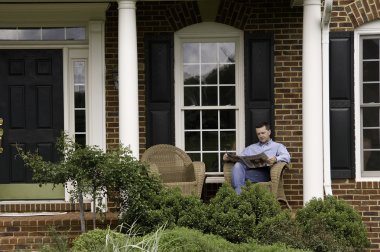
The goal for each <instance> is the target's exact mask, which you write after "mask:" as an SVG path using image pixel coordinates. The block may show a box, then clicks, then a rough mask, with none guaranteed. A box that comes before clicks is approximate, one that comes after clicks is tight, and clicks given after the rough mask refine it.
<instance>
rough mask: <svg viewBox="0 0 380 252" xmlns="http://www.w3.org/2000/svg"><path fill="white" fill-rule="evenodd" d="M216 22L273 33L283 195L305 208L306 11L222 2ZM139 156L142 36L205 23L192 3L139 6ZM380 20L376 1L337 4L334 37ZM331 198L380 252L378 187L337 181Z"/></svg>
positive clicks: (113, 115) (113, 35)
mask: <svg viewBox="0 0 380 252" xmlns="http://www.w3.org/2000/svg"><path fill="white" fill-rule="evenodd" d="M220 3H221V4H220V6H219V9H218V14H217V17H216V22H219V23H223V24H227V25H230V26H233V27H236V28H239V29H241V30H244V31H260V32H271V33H273V34H274V49H275V52H274V53H275V68H274V74H275V76H274V84H275V104H274V105H275V133H276V136H275V137H276V140H277V141H279V142H282V143H284V144H285V145H286V146H287V147H288V149H289V152H290V153H291V156H292V168H291V169H290V170H288V171H287V172H286V174H285V189H286V194H287V196H288V200H289V202H290V204H291V205H292V207H293V208H294V209H298V208H300V207H302V205H303V195H302V190H303V185H302V176H303V175H302V20H303V10H302V7H293V8H292V7H291V6H290V0H276V1H271V0H255V1H250V0H221V1H220ZM136 11H137V26H138V27H137V28H138V29H137V33H138V34H137V36H138V69H139V72H138V74H139V111H140V112H139V113H140V114H139V116H140V120H139V121H140V152H141V153H142V152H143V151H144V148H145V136H146V128H145V113H146V111H145V76H144V70H145V69H144V34H145V33H146V32H153V31H154V32H175V31H177V30H179V29H181V28H183V27H186V26H188V25H191V24H195V23H198V22H201V21H202V20H201V16H200V12H199V10H198V7H197V3H196V2H195V1H194V2H180V1H176V2H149V1H148V2H138V3H137V10H136ZM379 18H380V1H378V0H357V1H353V0H334V5H333V13H332V20H331V25H330V27H331V31H352V30H353V29H354V28H356V27H358V26H360V25H362V24H364V23H367V22H370V21H372V20H376V19H379ZM106 67H107V75H106V77H107V82H106V96H107V103H106V105H107V108H106V111H107V144H108V147H109V148H111V147H113V146H114V145H115V144H117V143H118V118H117V114H118V100H117V94H118V93H117V90H116V89H115V88H114V87H113V80H112V70H113V69H115V68H116V67H117V4H112V5H111V6H110V8H109V10H108V12H107V23H106ZM333 193H334V195H336V196H337V197H339V198H342V199H344V200H346V201H347V202H348V203H350V204H351V205H352V206H353V207H354V208H355V209H357V210H358V211H359V212H360V213H361V215H362V217H363V220H364V221H365V223H366V224H367V226H368V230H369V236H370V238H371V242H372V251H380V237H379V234H380V232H379V231H380V217H379V214H380V207H379V206H378V205H379V201H380V186H379V183H378V182H373V183H371V182H355V181H354V180H333Z"/></svg>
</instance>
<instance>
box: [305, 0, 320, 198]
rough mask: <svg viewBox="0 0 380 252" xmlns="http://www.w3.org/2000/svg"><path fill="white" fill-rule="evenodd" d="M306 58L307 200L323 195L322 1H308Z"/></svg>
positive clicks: (306, 8) (306, 11)
mask: <svg viewBox="0 0 380 252" xmlns="http://www.w3.org/2000/svg"><path fill="white" fill-rule="evenodd" d="M303 10H304V13H303V58H302V68H303V71H302V72H303V74H302V95H303V97H302V107H303V111H302V116H303V120H302V122H303V199H304V204H305V203H307V202H308V201H309V200H311V199H312V198H313V197H317V198H322V197H323V118H322V100H323V97H322V52H321V51H322V50H321V2H320V0H304V7H303Z"/></svg>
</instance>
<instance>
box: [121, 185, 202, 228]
mask: <svg viewBox="0 0 380 252" xmlns="http://www.w3.org/2000/svg"><path fill="white" fill-rule="evenodd" d="M140 200H143V202H140V203H141V205H142V206H144V207H145V208H144V209H143V208H142V207H140V208H138V209H134V208H131V207H129V208H127V209H126V210H125V211H123V213H122V217H121V221H122V222H123V225H126V226H127V227H129V226H131V225H132V224H135V225H136V227H137V228H138V230H139V232H140V233H141V234H146V233H149V232H152V231H153V230H155V229H156V228H158V227H160V226H163V225H165V226H167V227H168V228H172V227H174V226H176V225H180V226H187V227H191V228H198V229H201V228H202V226H203V225H204V223H205V222H206V215H205V213H206V206H205V204H203V203H202V201H201V200H200V199H198V198H197V197H196V196H193V195H191V196H183V195H182V194H181V192H180V190H179V189H178V188H162V189H161V190H160V191H159V192H157V193H152V194H150V195H149V197H146V198H145V199H141V198H140ZM134 205H136V204H134ZM137 210H139V211H137ZM133 222H135V223H133Z"/></svg>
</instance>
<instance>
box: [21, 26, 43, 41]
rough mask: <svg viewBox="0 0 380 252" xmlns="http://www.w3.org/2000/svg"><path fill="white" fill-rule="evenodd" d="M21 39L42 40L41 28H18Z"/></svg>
mask: <svg viewBox="0 0 380 252" xmlns="http://www.w3.org/2000/svg"><path fill="white" fill-rule="evenodd" d="M18 39H19V40H41V28H20V29H18Z"/></svg>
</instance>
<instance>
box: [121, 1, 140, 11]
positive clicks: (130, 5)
mask: <svg viewBox="0 0 380 252" xmlns="http://www.w3.org/2000/svg"><path fill="white" fill-rule="evenodd" d="M117 2H118V4H119V9H136V2H137V0H118V1H117Z"/></svg>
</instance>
